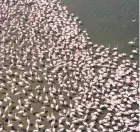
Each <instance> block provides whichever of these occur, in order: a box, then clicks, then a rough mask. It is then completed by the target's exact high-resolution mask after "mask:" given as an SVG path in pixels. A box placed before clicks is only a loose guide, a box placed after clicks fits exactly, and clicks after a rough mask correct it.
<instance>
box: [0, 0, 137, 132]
mask: <svg viewBox="0 0 140 132" xmlns="http://www.w3.org/2000/svg"><path fill="white" fill-rule="evenodd" d="M0 5H1V9H0V132H17V131H18V132H24V131H25V132H42V131H43V130H44V131H46V132H132V131H133V130H134V129H136V127H137V126H138V121H139V120H138V118H139V110H138V103H139V96H138V93H139V91H138V86H139V85H138V84H139V78H138V63H137V61H133V60H130V59H129V58H127V55H126V54H125V53H119V51H118V50H119V49H118V47H116V48H113V49H112V48H110V46H108V47H104V46H103V45H98V44H93V43H92V41H91V40H90V37H89V36H88V33H87V31H86V30H84V31H82V30H80V26H79V25H80V24H81V21H80V20H79V19H78V17H76V16H74V15H73V14H70V13H69V12H68V10H67V9H66V7H65V6H61V2H60V1H58V0H1V1H0ZM137 129H138V128H137Z"/></svg>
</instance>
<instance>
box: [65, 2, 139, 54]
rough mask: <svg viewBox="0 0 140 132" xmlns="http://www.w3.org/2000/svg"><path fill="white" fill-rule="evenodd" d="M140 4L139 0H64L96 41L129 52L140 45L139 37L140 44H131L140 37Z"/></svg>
mask: <svg viewBox="0 0 140 132" xmlns="http://www.w3.org/2000/svg"><path fill="white" fill-rule="evenodd" d="M138 3H139V2H138V0H133V1H132V0H63V4H64V5H67V6H68V10H69V11H70V12H71V13H74V14H75V15H76V16H79V17H80V19H81V20H82V22H83V24H84V25H83V28H84V29H87V31H88V33H89V35H90V36H91V38H92V40H93V42H94V43H98V44H104V45H108V44H111V46H112V47H114V46H116V45H119V49H120V51H121V52H126V53H129V54H130V53H131V50H132V49H135V48H136V47H138V40H137V41H136V47H131V46H130V45H128V42H129V41H130V40H133V39H134V38H135V37H138V23H139V22H138V15H139V7H138V6H139V4H138ZM133 19H136V22H132V20H133ZM137 57H138V56H137Z"/></svg>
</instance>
